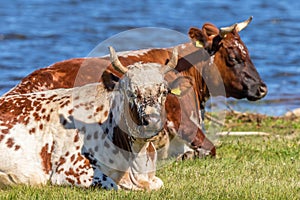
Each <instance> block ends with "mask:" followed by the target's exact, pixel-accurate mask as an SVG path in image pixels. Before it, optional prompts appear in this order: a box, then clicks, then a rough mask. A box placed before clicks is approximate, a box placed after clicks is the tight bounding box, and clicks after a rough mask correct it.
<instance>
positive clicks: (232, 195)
mask: <svg viewBox="0 0 300 200" xmlns="http://www.w3.org/2000/svg"><path fill="white" fill-rule="evenodd" d="M228 130H231V131H263V132H267V133H270V135H269V136H238V137H236V136H224V137H220V138H219V141H220V142H219V143H218V148H217V157H216V158H215V159H211V158H207V159H204V160H191V161H184V162H172V163H170V164H168V165H165V166H164V167H163V168H161V169H159V170H158V171H157V175H158V177H160V178H161V179H162V180H163V181H164V187H163V188H162V189H160V190H158V191H152V192H131V191H118V192H114V191H104V190H92V189H80V188H74V187H54V186H46V187H25V186H18V187H14V188H11V189H6V190H3V191H0V199H289V200H291V199H300V119H299V118H279V117H278V118H275V117H266V116H262V115H254V114H240V113H229V114H227V117H226V126H225V127H224V128H223V131H228Z"/></svg>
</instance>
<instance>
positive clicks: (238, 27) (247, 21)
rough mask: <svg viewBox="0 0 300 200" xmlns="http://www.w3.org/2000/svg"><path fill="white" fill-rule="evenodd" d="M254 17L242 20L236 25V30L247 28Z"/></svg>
mask: <svg viewBox="0 0 300 200" xmlns="http://www.w3.org/2000/svg"><path fill="white" fill-rule="evenodd" d="M252 19H253V16H250V17H249V19H247V20H245V21H243V22H240V23H238V24H237V26H236V30H237V32H240V31H241V30H243V29H244V28H246V27H247V26H248V24H250V22H251V21H252Z"/></svg>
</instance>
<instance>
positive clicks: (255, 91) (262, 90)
mask: <svg viewBox="0 0 300 200" xmlns="http://www.w3.org/2000/svg"><path fill="white" fill-rule="evenodd" d="M250 87H251V86H250ZM267 93H268V88H267V85H266V84H265V83H261V84H259V85H255V86H252V87H251V88H250V89H249V92H248V95H247V99H248V100H249V101H257V100H259V99H262V98H263V97H265V96H266V95H267Z"/></svg>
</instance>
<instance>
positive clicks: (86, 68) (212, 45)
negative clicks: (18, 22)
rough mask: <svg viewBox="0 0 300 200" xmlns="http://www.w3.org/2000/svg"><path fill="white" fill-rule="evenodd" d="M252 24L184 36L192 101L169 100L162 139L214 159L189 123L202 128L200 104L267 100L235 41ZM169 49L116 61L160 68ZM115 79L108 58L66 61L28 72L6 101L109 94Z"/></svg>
mask: <svg viewBox="0 0 300 200" xmlns="http://www.w3.org/2000/svg"><path fill="white" fill-rule="evenodd" d="M251 20H252V17H250V18H249V19H248V20H246V21H244V22H241V23H237V24H234V25H233V26H230V27H225V28H220V29H218V28H217V27H216V26H214V25H213V24H211V23H206V24H204V25H203V27H202V29H198V28H191V29H190V31H189V36H190V38H191V39H192V42H190V43H185V44H180V45H178V46H177V48H178V50H179V55H180V57H181V58H179V61H178V64H177V66H176V70H177V71H178V72H179V73H180V74H184V75H186V76H190V77H192V78H193V79H194V82H195V84H194V92H195V93H196V95H197V98H196V101H194V99H191V98H187V97H185V98H181V99H178V98H176V97H174V96H168V98H167V102H166V110H167V118H168V125H169V126H168V127H166V128H165V133H166V134H169V135H174V134H175V135H177V136H180V137H181V138H183V140H185V142H187V143H188V144H189V146H190V147H192V148H194V149H197V148H203V149H205V150H208V151H209V153H210V154H211V155H215V148H214V146H213V144H212V143H211V142H210V141H209V140H208V139H207V138H206V136H205V135H204V134H203V132H202V130H201V129H200V128H199V127H198V125H196V124H194V123H193V122H192V121H191V120H190V118H191V116H192V115H194V116H195V117H196V118H198V119H199V123H201V122H200V121H201V120H200V119H201V118H200V116H199V113H198V111H199V110H200V109H201V110H204V107H205V102H206V101H207V99H208V98H209V97H210V96H211V95H223V96H227V97H234V98H237V99H241V98H247V99H248V100H251V101H254V100H258V99H261V98H263V97H264V96H265V95H266V94H267V87H266V85H265V84H264V83H263V81H262V80H261V78H260V76H259V74H258V72H257V70H256V69H255V66H254V65H253V63H252V61H251V59H250V56H249V52H248V50H247V48H246V46H245V44H244V43H243V42H242V40H241V38H240V36H239V31H241V30H243V29H244V28H245V27H246V26H247V25H248V24H249V23H250V22H251ZM172 49H173V47H171V48H161V49H147V50H139V51H130V52H129V53H127V54H126V53H123V54H122V55H120V56H119V58H120V61H121V63H122V64H123V65H125V66H127V65H130V64H133V63H136V62H139V61H143V62H144V63H147V62H156V63H160V64H165V63H166V62H167V61H168V60H169V59H170V55H171V53H170V52H171V51H172ZM119 76H120V74H118V72H116V71H115V70H114V69H113V68H112V66H110V62H109V59H108V58H107V57H103V58H77V59H70V60H66V61H62V62H58V63H55V64H53V65H52V66H50V67H47V68H43V69H39V70H37V71H35V72H33V73H32V74H30V75H29V76H27V77H25V78H24V79H23V80H22V82H21V83H20V84H18V85H17V86H16V87H15V88H13V89H12V90H10V91H9V92H8V93H7V94H6V95H12V94H22V93H29V92H36V91H42V90H49V89H55V88H70V87H74V86H78V85H84V84H87V83H91V82H98V81H100V82H101V81H103V80H105V82H106V83H108V85H107V87H108V88H109V87H110V86H113V85H114V84H113V82H115V81H117V80H118V77H119ZM224 90H225V92H223V91H224ZM191 96H193V95H191ZM174 132H175V133H174ZM170 149H172V148H170Z"/></svg>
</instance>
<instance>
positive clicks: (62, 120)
mask: <svg viewBox="0 0 300 200" xmlns="http://www.w3.org/2000/svg"><path fill="white" fill-rule="evenodd" d="M110 50H111V60H112V65H113V66H114V67H115V68H116V69H117V70H118V71H120V72H121V73H122V74H124V75H123V76H122V77H121V78H120V81H119V83H118V84H117V85H116V86H115V90H113V91H112V92H109V91H108V90H107V89H106V88H105V85H104V84H103V83H92V84H87V85H85V86H81V87H75V88H71V89H56V90H49V91H42V92H37V93H29V94H18V95H10V96H5V97H2V98H1V99H0V157H1V162H0V186H6V185H11V184H29V185H39V184H46V183H47V182H48V181H50V183H52V184H57V185H76V186H82V187H89V186H99V187H103V188H106V189H111V188H114V189H117V188H118V187H121V188H125V189H133V190H136V189H147V190H152V189H158V188H160V187H161V186H162V185H163V182H162V181H161V179H159V178H158V177H156V176H155V170H156V168H155V167H156V149H155V147H154V145H153V143H152V142H151V140H150V138H152V137H153V136H155V135H157V134H158V132H159V131H161V130H162V129H163V127H164V124H165V115H164V112H165V110H164V104H165V100H166V97H167V94H168V92H170V91H171V92H172V91H173V90H172V87H174V88H175V89H176V92H177V93H178V90H179V91H181V93H182V94H183V93H184V91H188V90H189V88H191V87H192V82H191V81H192V80H191V79H190V78H185V77H177V78H176V79H175V80H174V81H173V82H172V83H171V84H170V83H167V81H166V80H164V75H165V73H167V72H168V71H170V70H171V69H173V68H174V67H175V66H176V63H177V59H178V53H177V51H176V49H174V51H173V57H172V59H171V61H170V62H169V63H168V64H167V65H165V66H164V67H162V66H161V64H157V63H146V64H142V63H135V64H134V65H130V66H128V68H125V67H124V66H122V65H121V63H120V62H119V60H118V59H117V56H116V54H115V52H114V50H113V49H112V48H111V49H110ZM148 75H149V76H148ZM170 87H171V89H170ZM180 89H184V90H180Z"/></svg>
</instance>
